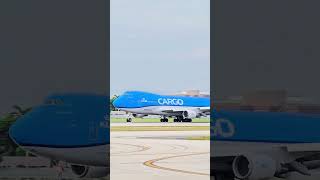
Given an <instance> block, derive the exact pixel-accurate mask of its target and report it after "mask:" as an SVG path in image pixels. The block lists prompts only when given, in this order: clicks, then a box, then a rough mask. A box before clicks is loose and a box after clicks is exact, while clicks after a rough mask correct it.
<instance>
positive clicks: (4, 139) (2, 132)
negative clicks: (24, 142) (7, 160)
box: [0, 105, 31, 156]
mask: <svg viewBox="0 0 320 180" xmlns="http://www.w3.org/2000/svg"><path fill="white" fill-rule="evenodd" d="M13 109H15V111H13V112H11V113H8V115H6V116H5V117H4V118H2V119H1V120H0V146H2V148H1V151H0V155H2V156H3V155H15V154H16V149H17V147H18V146H17V145H16V144H15V143H14V142H13V141H12V140H11V138H10V137H9V128H10V126H11V125H12V124H13V123H14V122H15V121H16V120H17V119H18V118H20V117H22V116H23V115H25V114H26V113H27V112H29V111H30V110H31V108H26V109H23V108H21V107H20V106H18V105H14V106H13Z"/></svg>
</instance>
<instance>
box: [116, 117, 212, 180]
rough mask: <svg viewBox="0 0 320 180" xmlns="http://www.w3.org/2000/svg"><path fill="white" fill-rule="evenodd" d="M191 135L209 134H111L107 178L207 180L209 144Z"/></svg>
mask: <svg viewBox="0 0 320 180" xmlns="http://www.w3.org/2000/svg"><path fill="white" fill-rule="evenodd" d="M137 124H138V123H137ZM139 124H140V123H139ZM150 124H151V123H148V126H149V125H150ZM152 124H153V123H152ZM172 124H173V123H172ZM175 124H179V123H175ZM188 124H190V123H188ZM180 125H181V124H180ZM192 125H194V124H192ZM140 126H141V124H140ZM190 136H209V131H134V132H111V157H110V158H111V168H110V173H111V174H110V178H111V179H113V180H127V179H153V180H171V179H172V180H176V179H184V180H194V179H197V180H209V179H210V141H208V140H187V139H185V138H187V137H190ZM183 137H185V138H183Z"/></svg>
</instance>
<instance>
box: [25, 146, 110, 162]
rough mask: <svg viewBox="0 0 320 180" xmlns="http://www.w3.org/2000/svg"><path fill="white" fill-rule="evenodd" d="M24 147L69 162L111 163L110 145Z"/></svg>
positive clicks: (41, 154)
mask: <svg viewBox="0 0 320 180" xmlns="http://www.w3.org/2000/svg"><path fill="white" fill-rule="evenodd" d="M22 148H23V149H26V150H28V151H30V152H33V153H35V154H37V155H40V156H43V157H47V158H52V159H58V160H65V161H67V162H69V163H74V164H85V165H87V164H88V165H93V166H108V165H109V164H108V162H109V156H108V154H109V152H108V151H109V149H110V145H99V146H92V147H79V148H52V147H38V146H23V147H22Z"/></svg>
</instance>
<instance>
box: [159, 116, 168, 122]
mask: <svg viewBox="0 0 320 180" xmlns="http://www.w3.org/2000/svg"><path fill="white" fill-rule="evenodd" d="M160 122H169V120H168V118H166V117H163V118H161V119H160Z"/></svg>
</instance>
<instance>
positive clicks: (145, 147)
mask: <svg viewBox="0 0 320 180" xmlns="http://www.w3.org/2000/svg"><path fill="white" fill-rule="evenodd" d="M112 144H120V145H126V146H133V147H137V148H139V149H138V150H134V151H127V152H118V153H111V155H119V154H127V153H135V152H142V151H146V150H149V149H151V147H148V146H141V145H134V144H124V143H112Z"/></svg>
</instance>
